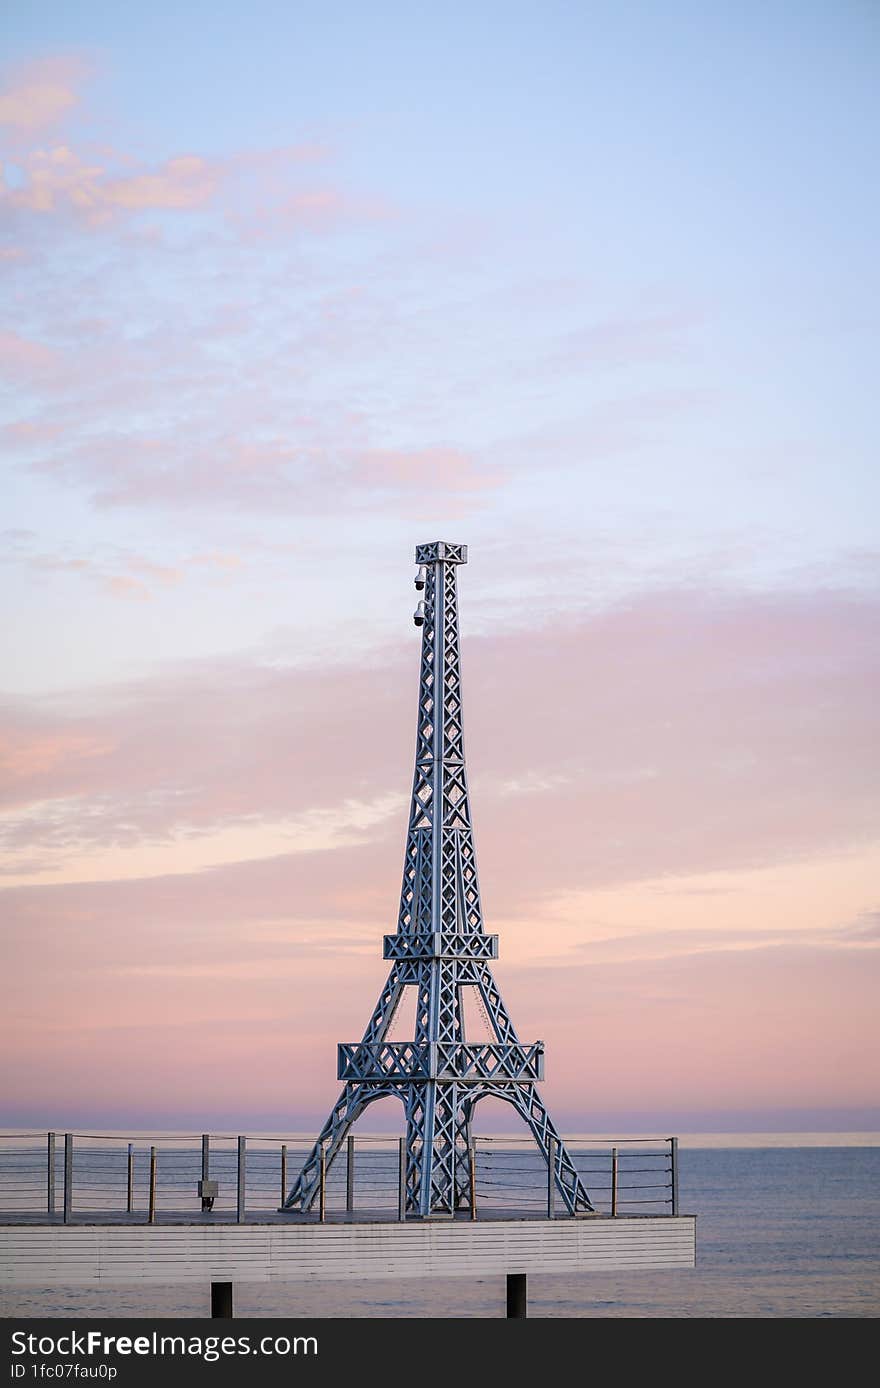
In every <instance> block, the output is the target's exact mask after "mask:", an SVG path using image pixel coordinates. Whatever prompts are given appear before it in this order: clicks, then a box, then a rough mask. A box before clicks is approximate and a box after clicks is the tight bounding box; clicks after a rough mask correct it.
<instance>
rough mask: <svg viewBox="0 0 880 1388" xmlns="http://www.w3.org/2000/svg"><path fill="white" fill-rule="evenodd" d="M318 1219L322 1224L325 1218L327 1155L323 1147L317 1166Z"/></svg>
mask: <svg viewBox="0 0 880 1388" xmlns="http://www.w3.org/2000/svg"><path fill="white" fill-rule="evenodd" d="M318 1218H319V1219H320V1221H321V1223H322V1224H323V1223H324V1221H325V1219H326V1218H327V1153H326V1152H325V1150H324V1148H323V1147H322V1148H321V1156H320V1159H319V1166H318Z"/></svg>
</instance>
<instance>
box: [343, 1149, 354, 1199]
mask: <svg viewBox="0 0 880 1388" xmlns="http://www.w3.org/2000/svg"><path fill="white" fill-rule="evenodd" d="M345 1208H346V1210H347V1212H348V1213H349V1214H351V1212H352V1210H353V1209H354V1138H353V1137H350V1138H349V1139H348V1141H347V1142H346V1144H345Z"/></svg>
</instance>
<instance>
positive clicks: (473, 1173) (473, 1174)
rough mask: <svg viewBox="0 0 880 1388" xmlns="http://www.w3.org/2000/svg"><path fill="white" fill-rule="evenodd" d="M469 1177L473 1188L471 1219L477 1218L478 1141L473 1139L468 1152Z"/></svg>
mask: <svg viewBox="0 0 880 1388" xmlns="http://www.w3.org/2000/svg"><path fill="white" fill-rule="evenodd" d="M468 1176H469V1177H470V1187H471V1219H476V1217H477V1139H476V1138H475V1137H474V1138H471V1145H470V1149H469V1151H468Z"/></svg>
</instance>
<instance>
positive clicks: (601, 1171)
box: [0, 1132, 679, 1223]
mask: <svg viewBox="0 0 880 1388" xmlns="http://www.w3.org/2000/svg"><path fill="white" fill-rule="evenodd" d="M565 1142H566V1147H567V1149H568V1152H569V1153H570V1155H571V1157H572V1160H573V1161H574V1164H575V1166H576V1167H577V1170H578V1174H579V1175H580V1176H581V1178H582V1180H583V1183H584V1185H585V1186H586V1188H587V1190H588V1191H589V1193H590V1197H591V1199H592V1202H593V1205H594V1206H595V1208H596V1211H597V1212H598V1213H599V1214H602V1215H608V1216H611V1217H618V1216H623V1215H629V1216H633V1215H639V1214H650V1215H663V1214H668V1215H677V1214H678V1212H679V1210H678V1141H677V1139H676V1138H673V1137H668V1138H566V1139H565ZM310 1146H311V1144H310V1142H309V1141H308V1140H307V1139H305V1138H296V1137H290V1138H284V1137H266V1136H263V1135H260V1136H249V1135H234V1136H230V1135H222V1134H207V1133H206V1134H201V1133H200V1134H189V1135H185V1134H184V1135H182V1134H178V1133H175V1134H163V1135H159V1136H155V1137H154V1136H145V1135H143V1134H139V1135H136V1136H126V1135H121V1134H108V1133H80V1132H76V1133H56V1132H48V1133H46V1132H41V1133H37V1132H23V1133H14V1134H6V1135H0V1221H2V1219H3V1218H4V1217H12V1218H16V1219H19V1218H21V1219H27V1220H28V1221H36V1220H41V1221H42V1220H46V1221H50V1222H71V1221H73V1220H74V1219H88V1218H89V1217H90V1216H94V1217H96V1218H98V1219H109V1220H113V1219H115V1218H119V1219H122V1220H131V1221H133V1222H144V1221H146V1222H148V1223H153V1222H156V1221H157V1220H158V1219H159V1218H162V1217H164V1218H171V1217H179V1218H183V1219H190V1218H192V1217H194V1216H199V1217H202V1216H205V1217H210V1216H211V1215H216V1216H218V1217H220V1218H222V1219H224V1220H229V1219H230V1218H231V1219H233V1220H238V1221H241V1222H243V1221H244V1220H245V1219H246V1218H251V1219H254V1218H256V1219H259V1217H260V1214H261V1212H262V1213H268V1212H270V1211H271V1212H275V1211H277V1210H278V1209H279V1206H281V1205H282V1204H283V1201H284V1198H285V1196H286V1194H287V1193H288V1191H289V1189H290V1186H291V1184H292V1182H293V1180H294V1179H295V1177H296V1175H297V1173H298V1171H299V1169H300V1167H301V1166H302V1164H303V1162H304V1160H305V1158H306V1157H307V1155H308V1154H309V1150H310ZM549 1156H550V1161H549V1162H548V1159H547V1156H545V1155H544V1154H542V1152H541V1151H540V1150H539V1149H538V1148H536V1147H535V1144H534V1141H533V1140H532V1139H531V1138H530V1137H529V1138H517V1137H512V1136H510V1137H508V1136H496V1137H477V1138H473V1139H472V1141H471V1143H470V1145H469V1146H468V1147H463V1148H462V1151H461V1162H460V1170H461V1171H462V1172H463V1173H464V1172H466V1173H467V1179H466V1180H465V1179H463V1180H462V1210H463V1213H465V1214H469V1215H470V1218H471V1219H478V1218H492V1217H496V1218H498V1217H502V1216H507V1217H513V1218H516V1217H517V1216H522V1217H536V1218H538V1217H541V1216H546V1217H550V1218H555V1217H557V1216H561V1215H563V1214H564V1213H565V1212H564V1208H563V1206H562V1200H561V1197H559V1195H558V1191H557V1190H556V1188H555V1182H554V1181H553V1180H552V1179H550V1176H549V1172H550V1170H551V1169H552V1166H553V1165H554V1162H553V1156H554V1154H553V1153H552V1152H551V1153H550V1154H549ZM403 1160H404V1152H403V1142H402V1140H399V1139H396V1138H393V1137H375V1136H367V1135H355V1136H352V1137H349V1138H348V1140H347V1142H346V1143H345V1144H343V1146H342V1147H341V1148H340V1150H339V1152H338V1153H337V1155H336V1157H335V1159H334V1160H333V1161H332V1162H328V1163H327V1164H325V1163H323V1162H322V1163H321V1167H322V1181H321V1185H320V1189H319V1192H318V1198H317V1199H316V1202H315V1206H314V1214H315V1216H316V1217H317V1218H319V1219H325V1218H327V1217H328V1216H329V1217H334V1216H336V1217H345V1216H348V1217H353V1218H355V1219H357V1217H358V1212H359V1211H360V1212H370V1214H372V1215H373V1216H374V1217H375V1216H376V1215H379V1216H380V1217H381V1216H382V1215H383V1214H385V1217H387V1218H391V1219H393V1218H395V1217H398V1218H403V1217H404V1210H403V1194H402V1192H403V1183H402V1172H403V1170H404V1166H403Z"/></svg>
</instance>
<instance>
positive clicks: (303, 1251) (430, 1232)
mask: <svg viewBox="0 0 880 1388" xmlns="http://www.w3.org/2000/svg"><path fill="white" fill-rule="evenodd" d="M695 1254H696V1220H695V1218H694V1217H693V1216H689V1215H683V1216H677V1217H670V1216H668V1215H665V1216H659V1217H657V1218H654V1217H651V1216H636V1217H630V1218H626V1217H621V1218H618V1219H607V1218H606V1219H591V1220H561V1219H560V1220H546V1221H543V1220H491V1221H486V1222H485V1223H483V1224H481V1223H480V1222H479V1221H477V1222H474V1223H471V1222H466V1223H463V1222H456V1223H451V1222H450V1223H445V1222H444V1223H437V1224H432V1223H416V1222H413V1223H408V1224H324V1225H309V1226H302V1225H300V1226H299V1227H297V1226H285V1225H283V1224H246V1225H236V1224H226V1225H215V1226H213V1227H211V1226H204V1225H199V1226H194V1225H183V1224H180V1225H167V1226H161V1225H153V1226H150V1225H112V1224H95V1225H72V1226H71V1225H68V1226H63V1225H55V1226H45V1225H43V1226H35V1225H5V1226H3V1227H2V1228H0V1285H6V1286H23V1285H25V1284H27V1285H31V1286H33V1285H40V1286H53V1285H65V1284H91V1285H100V1284H108V1283H118V1284H123V1283H131V1282H144V1281H149V1282H167V1283H175V1282H186V1281H191V1280H201V1281H241V1282H265V1281H273V1280H276V1279H277V1280H279V1281H291V1282H293V1281H305V1280H310V1279H313V1278H314V1279H320V1280H337V1279H344V1278H381V1277H408V1276H411V1277H413V1278H419V1277H456V1276H463V1277H476V1276H481V1275H483V1274H492V1273H518V1272H524V1273H529V1272H558V1273H566V1272H601V1271H609V1272H611V1271H625V1270H627V1269H629V1268H632V1269H638V1268H673V1267H677V1268H691V1267H694V1265H695Z"/></svg>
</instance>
